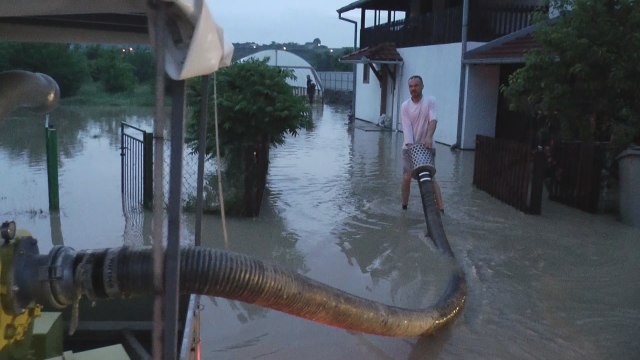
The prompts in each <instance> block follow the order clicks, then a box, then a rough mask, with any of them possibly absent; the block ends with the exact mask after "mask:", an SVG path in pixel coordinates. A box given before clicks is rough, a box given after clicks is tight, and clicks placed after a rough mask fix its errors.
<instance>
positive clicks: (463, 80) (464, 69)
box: [456, 0, 469, 149]
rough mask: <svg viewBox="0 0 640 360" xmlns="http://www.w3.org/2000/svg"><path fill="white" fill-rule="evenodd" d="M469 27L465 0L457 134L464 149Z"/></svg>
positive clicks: (458, 141) (467, 8)
mask: <svg viewBox="0 0 640 360" xmlns="http://www.w3.org/2000/svg"><path fill="white" fill-rule="evenodd" d="M468 27H469V0H464V3H463V4H462V29H461V30H462V34H461V40H460V42H461V53H460V92H459V93H458V130H457V134H456V144H457V145H458V148H460V149H462V121H463V120H464V118H463V113H464V103H465V102H464V94H465V87H466V86H465V84H466V82H467V65H466V64H465V63H464V54H465V53H466V52H467V32H468Z"/></svg>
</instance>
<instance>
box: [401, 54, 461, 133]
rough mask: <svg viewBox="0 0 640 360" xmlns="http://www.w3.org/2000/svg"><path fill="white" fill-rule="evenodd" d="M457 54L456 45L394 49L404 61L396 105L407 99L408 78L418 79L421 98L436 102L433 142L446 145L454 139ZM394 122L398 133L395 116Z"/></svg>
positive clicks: (458, 56)
mask: <svg viewBox="0 0 640 360" xmlns="http://www.w3.org/2000/svg"><path fill="white" fill-rule="evenodd" d="M461 51H462V50H461V44H460V43H455V44H444V45H432V46H419V47H411V48H402V49H398V52H399V53H400V55H401V56H402V58H403V59H404V66H403V69H402V72H401V76H400V77H399V81H398V86H399V92H398V95H399V96H400V101H401V102H402V101H404V100H406V99H408V98H409V86H408V81H409V78H410V77H411V76H412V75H420V76H421V77H422V80H423V81H424V94H425V95H430V96H433V97H435V98H436V109H437V111H438V128H437V130H436V133H435V135H434V139H435V141H437V142H439V143H443V144H447V145H451V144H454V143H455V142H456V137H457V136H456V135H457V130H458V109H459V105H458V98H459V94H460V65H461V59H460V56H461ZM394 121H397V122H398V125H397V129H401V125H400V123H399V122H400V120H399V117H398V113H396V114H395V116H394Z"/></svg>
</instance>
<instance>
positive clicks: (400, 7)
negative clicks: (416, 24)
mask: <svg viewBox="0 0 640 360" xmlns="http://www.w3.org/2000/svg"><path fill="white" fill-rule="evenodd" d="M353 9H364V10H391V11H409V2H408V1H398V0H358V1H354V2H352V3H351V4H349V5H346V6H343V7H341V8H340V9H338V10H336V11H338V14H342V13H343V12H347V11H349V10H353Z"/></svg>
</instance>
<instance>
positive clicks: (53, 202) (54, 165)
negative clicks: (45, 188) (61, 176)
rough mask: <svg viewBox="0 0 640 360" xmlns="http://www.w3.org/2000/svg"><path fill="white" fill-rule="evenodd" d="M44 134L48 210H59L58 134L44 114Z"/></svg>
mask: <svg viewBox="0 0 640 360" xmlns="http://www.w3.org/2000/svg"><path fill="white" fill-rule="evenodd" d="M45 136H46V144H47V145H46V146H47V182H48V184H49V210H60V193H59V191H58V134H57V132H56V129H55V128H54V127H53V126H52V125H50V124H49V114H47V116H46V125H45Z"/></svg>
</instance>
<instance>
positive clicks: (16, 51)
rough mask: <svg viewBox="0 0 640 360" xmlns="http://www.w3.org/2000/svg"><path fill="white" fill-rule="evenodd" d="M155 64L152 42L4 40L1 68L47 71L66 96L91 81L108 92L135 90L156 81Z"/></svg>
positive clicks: (0, 59)
mask: <svg viewBox="0 0 640 360" xmlns="http://www.w3.org/2000/svg"><path fill="white" fill-rule="evenodd" d="M154 65H155V61H154V55H153V52H152V50H151V48H150V47H148V46H135V47H134V46H102V45H77V44H50V43H13V42H8V43H0V71H7V70H27V71H33V72H41V73H45V74H47V75H49V76H51V77H52V78H53V79H55V80H56V82H57V83H58V85H59V86H60V92H61V96H62V97H69V96H73V95H76V94H77V93H78V91H79V90H80V88H81V87H82V85H83V84H84V83H85V82H87V81H94V82H96V83H98V84H100V85H101V86H102V88H103V90H104V91H106V92H107V93H112V94H113V93H121V92H129V91H133V89H135V87H136V86H138V85H140V84H144V83H149V82H151V81H153V79H154V73H155V67H154Z"/></svg>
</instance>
